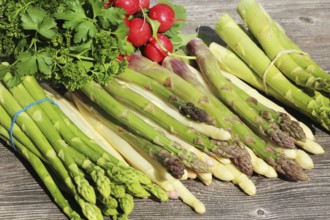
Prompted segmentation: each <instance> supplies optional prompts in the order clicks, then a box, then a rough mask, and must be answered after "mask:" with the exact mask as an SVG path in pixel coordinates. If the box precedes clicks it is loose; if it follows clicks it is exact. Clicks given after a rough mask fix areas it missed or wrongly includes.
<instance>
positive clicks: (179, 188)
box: [139, 151, 206, 214]
mask: <svg viewBox="0 0 330 220" xmlns="http://www.w3.org/2000/svg"><path fill="white" fill-rule="evenodd" d="M139 153H140V154H141V155H142V156H143V157H144V158H145V159H146V160H147V161H148V162H149V163H151V164H152V165H153V166H154V167H155V169H156V170H162V169H164V168H163V167H162V166H161V165H160V164H159V163H157V162H156V161H155V160H153V159H151V158H150V157H149V156H148V155H146V154H145V153H144V152H143V151H139ZM166 179H167V180H168V181H169V182H170V183H171V184H172V185H173V187H174V189H175V190H176V192H177V193H178V196H179V198H180V199H181V200H182V201H183V202H184V203H186V204H187V205H189V206H190V207H192V208H193V209H194V210H195V211H196V212H197V213H200V214H202V213H205V211H206V209H205V205H204V204H203V203H202V202H201V201H200V200H199V199H197V198H196V197H195V196H194V195H193V194H192V193H191V192H190V191H189V190H188V189H187V188H186V187H185V186H184V185H183V184H182V182H181V181H180V180H178V179H176V178H174V177H173V176H172V175H169V174H168V175H166Z"/></svg>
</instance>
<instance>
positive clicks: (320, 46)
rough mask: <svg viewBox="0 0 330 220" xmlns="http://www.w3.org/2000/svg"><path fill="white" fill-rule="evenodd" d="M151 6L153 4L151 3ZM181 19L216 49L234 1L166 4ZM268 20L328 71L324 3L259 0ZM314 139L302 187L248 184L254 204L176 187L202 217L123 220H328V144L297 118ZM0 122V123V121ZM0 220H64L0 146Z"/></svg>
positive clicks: (172, 209)
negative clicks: (182, 12)
mask: <svg viewBox="0 0 330 220" xmlns="http://www.w3.org/2000/svg"><path fill="white" fill-rule="evenodd" d="M152 2H153V3H154V2H155V1H152ZM172 2H174V3H178V4H182V5H184V6H185V7H186V9H187V12H188V18H187V26H186V27H185V32H186V33H193V32H194V31H195V30H196V29H198V30H199V31H200V32H203V33H205V34H208V35H209V36H210V37H212V39H213V40H215V41H219V39H218V38H217V37H216V36H215V34H214V32H213V30H212V29H213V27H214V25H215V23H216V21H217V19H218V18H219V17H220V16H221V15H222V14H223V13H229V14H231V15H232V16H233V17H234V18H235V19H236V20H237V21H239V22H240V18H239V16H238V15H237V13H236V12H235V7H236V5H237V3H238V1H237V0H235V1H231V0H210V1H206V0H173V1H172ZM260 2H261V3H262V5H263V6H264V8H265V9H266V10H267V11H268V12H269V13H270V15H271V16H272V17H273V19H274V20H276V21H277V22H279V23H280V24H282V25H283V27H284V29H285V30H286V31H287V34H288V35H289V36H290V37H291V38H292V39H293V40H294V41H295V42H296V43H297V44H298V45H299V46H300V47H301V48H303V49H304V50H305V51H306V52H307V53H309V54H310V55H311V56H312V57H313V58H314V59H315V60H316V61H317V62H318V63H319V64H320V65H321V66H322V67H323V68H325V69H326V70H327V71H329V70H330V62H329V61H330V13H329V12H330V1H329V0H315V1H310V0H299V1H287V0H277V1H266V0H260ZM293 114H294V115H295V116H296V117H298V118H300V119H303V120H304V121H306V123H308V125H309V126H310V127H312V129H313V130H314V132H315V136H316V140H317V141H318V142H319V143H320V144H321V145H322V146H323V147H324V148H325V150H326V153H325V154H324V155H322V156H312V158H313V160H314V163H315V168H314V169H313V170H311V171H310V172H309V176H310V178H311V180H310V181H307V182H298V183H297V182H288V181H285V180H282V179H267V178H264V177H259V176H253V177H252V179H253V181H254V183H255V184H256V187H257V195H256V196H253V197H251V196H246V195H245V194H244V193H243V192H242V191H241V190H240V189H239V188H237V187H236V186H234V185H233V184H231V183H224V182H221V181H218V180H214V181H213V183H212V184H211V185H210V186H204V185H203V184H202V183H200V182H199V181H195V180H188V181H185V182H184V184H185V185H186V186H187V187H188V188H189V189H190V190H191V191H192V192H193V193H194V194H195V195H196V197H198V198H199V199H200V200H201V201H202V202H204V204H205V205H206V208H207V211H206V213H205V214H203V215H199V214H196V213H195V212H194V211H193V210H192V209H191V208H189V207H188V206H186V205H185V204H184V203H182V202H181V201H179V200H177V201H170V202H168V203H162V204H160V203H158V202H156V201H152V200H150V199H147V200H136V202H135V209H134V212H133V213H132V214H131V215H130V219H144V220H149V219H150V220H151V219H177V220H180V219H182V220H183V219H188V218H189V219H205V220H206V219H207V220H211V219H214V220H215V219H237V220H243V219H297V220H298V219H299V220H301V219H322V220H323V219H330V137H329V133H325V132H324V131H322V129H320V127H319V126H317V125H315V124H313V123H312V122H310V121H309V120H306V119H305V118H304V117H301V116H300V115H299V114H297V112H293ZM0 117H1V116H0ZM0 174H1V175H0V219H3V220H5V219H12V220H14V219H20V220H30V219H35V220H41V219H52V220H59V219H65V216H64V215H63V214H62V213H61V212H60V210H59V209H58V208H57V207H56V205H55V204H54V203H53V202H52V200H51V198H50V197H49V195H48V193H47V192H46V190H45V189H44V188H43V187H42V184H41V183H40V182H39V180H38V178H37V176H36V175H35V173H34V171H33V169H31V167H30V166H29V165H28V164H27V163H26V162H25V161H24V160H22V159H21V158H20V157H19V156H18V155H16V154H15V153H14V152H13V151H12V150H10V149H8V148H7V147H5V146H4V144H3V143H2V144H1V143H0Z"/></svg>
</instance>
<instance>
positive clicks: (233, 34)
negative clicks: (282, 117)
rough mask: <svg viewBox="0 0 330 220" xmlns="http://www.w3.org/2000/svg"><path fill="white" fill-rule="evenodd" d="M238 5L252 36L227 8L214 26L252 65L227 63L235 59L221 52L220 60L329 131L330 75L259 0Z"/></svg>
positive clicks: (233, 70) (242, 1)
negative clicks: (283, 28)
mask: <svg viewBox="0 0 330 220" xmlns="http://www.w3.org/2000/svg"><path fill="white" fill-rule="evenodd" d="M237 9H238V12H239V14H240V15H241V17H242V18H243V20H244V21H245V23H246V24H247V26H248V31H249V32H250V33H252V34H253V36H254V39H251V38H250V37H249V35H247V34H246V31H244V30H242V27H240V26H239V25H238V24H237V23H236V22H235V21H234V20H233V19H232V18H231V17H230V16H229V15H228V14H226V15H224V16H222V17H221V18H220V19H219V21H218V23H217V25H216V28H215V31H216V33H217V34H218V35H219V36H220V37H221V38H222V39H223V41H225V42H226V44H227V45H228V47H229V48H230V49H231V50H233V51H234V52H235V53H236V54H237V56H238V57H240V58H241V59H242V61H243V62H244V63H246V64H248V66H249V67H246V65H245V64H244V65H243V64H242V63H240V67H236V68H233V64H232V63H231V64H229V63H230V62H232V60H231V61H229V60H230V59H222V58H221V57H219V60H223V61H220V63H222V65H223V66H227V70H229V72H233V74H235V75H236V76H238V77H240V78H242V79H243V80H245V81H247V82H248V83H250V84H252V85H253V86H255V87H256V88H258V89H261V90H262V91H264V92H266V93H267V94H269V95H271V96H273V97H274V98H276V99H277V100H279V101H280V102H283V103H284V104H286V105H288V106H290V107H292V108H294V109H296V110H298V111H299V112H301V113H303V114H305V115H306V116H308V117H310V118H311V119H312V120H314V121H315V122H317V123H319V124H320V125H321V126H322V127H323V128H325V129H326V130H328V131H329V130H330V100H329V98H328V97H329V90H330V85H329V82H330V81H329V79H330V75H329V74H328V73H326V72H325V71H324V70H322V69H321V67H319V66H318V65H317V64H316V63H315V62H314V61H313V60H312V59H311V58H310V57H309V56H308V55H306V54H305V53H304V52H302V51H301V49H300V48H299V47H298V46H297V45H295V44H294V43H293V42H292V41H291V40H290V39H289V38H288V36H287V35H286V34H285V33H284V31H283V30H282V29H281V28H280V26H279V25H277V24H276V23H275V22H274V21H273V20H272V19H271V18H270V16H269V15H268V14H267V13H266V12H265V10H264V9H263V8H262V7H261V6H260V5H259V4H258V3H257V2H256V1H255V0H241V2H240V3H239V5H238V8H237ZM254 40H257V43H256V42H254ZM259 45H261V47H259ZM255 57H258V59H256V58H255ZM224 63H226V64H224ZM243 66H244V67H243ZM239 68H244V70H243V69H241V70H239ZM248 74H249V75H248Z"/></svg>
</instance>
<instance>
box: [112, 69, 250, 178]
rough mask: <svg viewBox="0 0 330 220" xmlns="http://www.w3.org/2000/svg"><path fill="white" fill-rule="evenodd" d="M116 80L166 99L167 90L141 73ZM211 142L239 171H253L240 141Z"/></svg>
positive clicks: (130, 74) (191, 135) (125, 73)
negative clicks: (135, 85)
mask: <svg viewBox="0 0 330 220" xmlns="http://www.w3.org/2000/svg"><path fill="white" fill-rule="evenodd" d="M118 78H121V79H123V80H126V81H128V82H132V83H135V84H137V85H139V86H141V87H144V86H145V85H147V86H148V87H149V90H150V91H153V92H155V93H156V94H157V95H160V96H161V97H162V98H163V99H165V100H166V99H167V98H168V97H167V96H166V94H167V93H166V92H165V91H164V90H168V89H167V88H165V87H164V86H162V85H160V84H159V83H158V82H155V81H154V80H153V79H151V78H150V77H147V76H144V75H142V74H141V73H138V72H136V71H132V70H129V69H128V70H126V71H125V72H123V73H121V74H120V75H118ZM170 94H172V92H171V93H170ZM195 101H196V100H195ZM180 127H181V126H180ZM218 127H219V126H218ZM169 129H170V130H171V129H172V128H169ZM183 130H184V129H183ZM188 133H189V135H190V137H192V138H193V136H194V134H190V133H191V132H188ZM195 135H196V134H195ZM189 142H191V143H193V144H194V145H196V144H198V142H197V143H196V141H195V140H193V139H189ZM206 142H208V143H209V142H210V141H206ZM206 142H205V141H204V142H201V143H202V146H200V147H203V145H204V144H203V143H206ZM211 142H214V144H215V145H217V146H221V147H219V148H215V149H219V150H222V149H226V151H222V152H221V154H222V155H223V156H225V157H232V159H233V160H232V161H233V162H235V163H236V165H237V166H239V167H240V169H241V170H244V172H245V173H246V174H247V175H251V174H252V172H253V171H252V166H251V163H248V161H249V155H248V153H247V152H246V150H245V148H243V147H242V145H243V144H242V143H241V142H240V141H236V140H235V139H232V140H229V141H228V140H226V141H219V140H213V141H211ZM206 145H207V144H206ZM211 146H212V145H211ZM213 146H214V145H213ZM204 150H206V151H207V149H205V148H204ZM208 153H209V154H214V155H216V154H217V153H216V152H215V151H213V152H212V151H208ZM219 153H220V152H218V154H219ZM231 155H232V156H231ZM234 158H237V159H235V160H234ZM238 158H241V159H240V160H238ZM243 158H245V159H244V160H243ZM243 161H244V163H241V162H243Z"/></svg>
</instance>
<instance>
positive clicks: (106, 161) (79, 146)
mask: <svg viewBox="0 0 330 220" xmlns="http://www.w3.org/2000/svg"><path fill="white" fill-rule="evenodd" d="M23 84H24V86H25V88H27V90H28V91H29V93H30V94H31V95H32V96H33V97H34V98H35V99H42V98H44V97H46V95H45V94H44V91H43V90H42V88H41V87H40V86H39V84H38V83H37V81H36V80H35V78H34V77H31V76H27V77H25V78H24V80H23ZM40 107H41V108H44V111H45V112H46V113H47V114H48V116H49V117H51V119H52V120H53V124H54V125H55V127H56V128H58V131H59V132H60V133H61V135H62V136H63V137H64V139H65V140H66V141H67V142H68V143H69V144H70V146H72V147H73V148H75V149H76V150H77V151H78V152H80V153H81V154H82V155H88V158H89V159H90V160H91V161H93V162H94V163H95V164H97V165H99V166H101V167H102V168H103V169H106V171H107V174H108V175H109V174H111V172H112V170H111V169H112V167H114V166H116V167H118V168H120V169H121V170H118V169H115V170H113V171H117V173H113V174H111V175H110V176H111V177H113V178H115V180H116V181H122V182H121V184H124V185H126V186H127V187H129V188H130V189H131V190H133V189H134V187H133V186H130V184H132V185H138V186H140V184H138V183H136V182H140V183H141V184H143V186H144V187H146V186H148V185H153V184H152V183H151V181H150V179H149V178H147V177H146V176H145V175H144V174H142V173H141V172H139V171H137V170H135V169H133V168H131V167H128V166H126V165H125V164H123V163H121V162H120V161H119V160H118V159H116V158H115V157H114V156H112V155H111V154H109V153H108V152H106V151H105V150H104V149H102V148H101V147H100V146H99V145H97V144H96V143H95V142H94V141H92V140H91V139H90V138H89V137H88V136H86V134H84V133H83V132H81V130H80V129H78V128H77V127H76V126H75V125H74V124H73V123H72V122H71V120H70V119H69V118H68V117H67V116H66V115H65V114H64V113H63V112H62V111H61V110H60V109H59V108H57V107H54V106H53V105H52V104H50V103H47V102H46V103H43V105H41V106H40ZM108 169H110V170H108ZM122 176H124V177H125V178H122ZM136 190H137V192H132V193H134V195H142V197H146V195H147V194H146V193H143V194H141V192H142V191H143V190H141V189H140V187H138V188H136ZM139 191H141V192H139Z"/></svg>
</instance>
